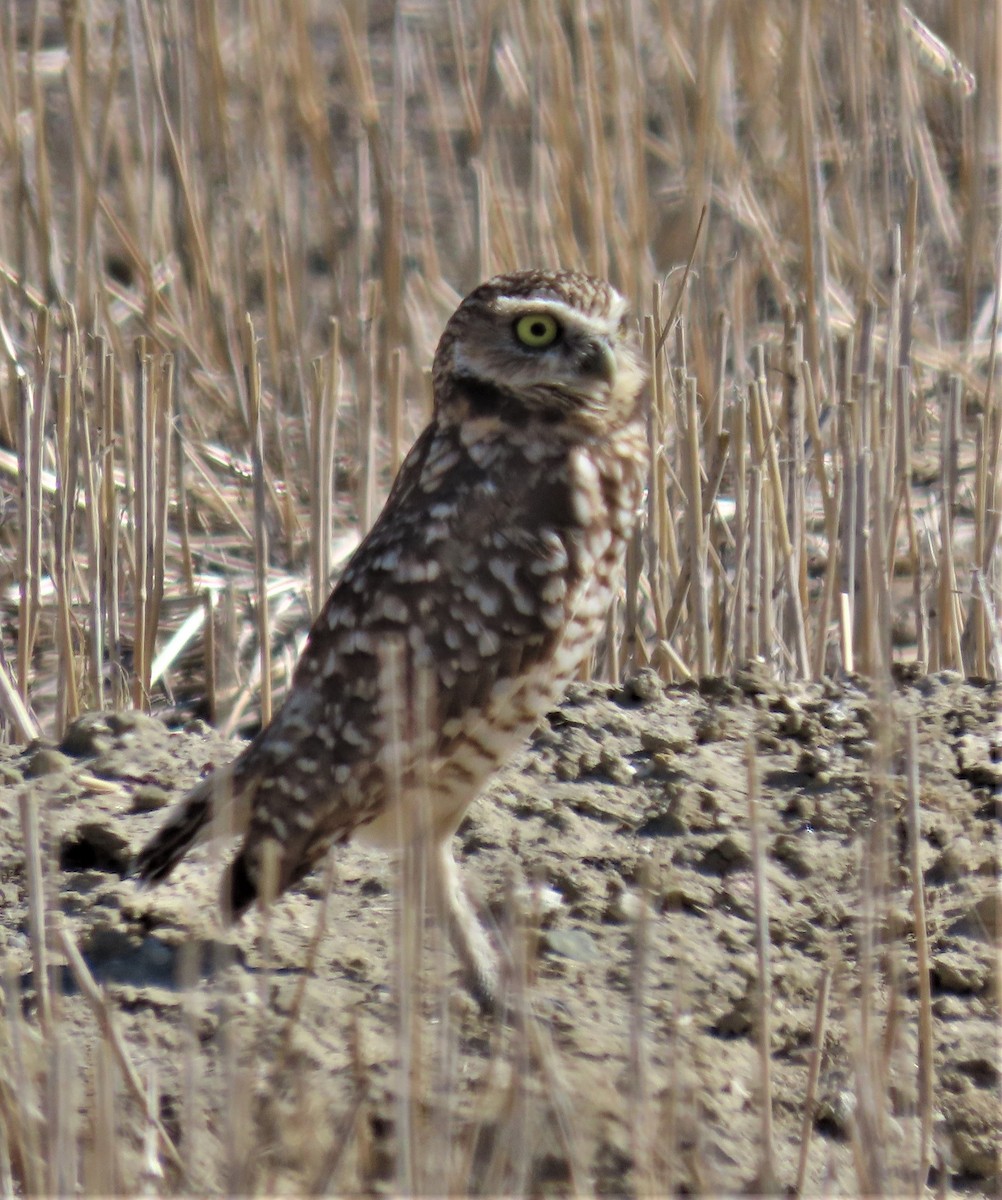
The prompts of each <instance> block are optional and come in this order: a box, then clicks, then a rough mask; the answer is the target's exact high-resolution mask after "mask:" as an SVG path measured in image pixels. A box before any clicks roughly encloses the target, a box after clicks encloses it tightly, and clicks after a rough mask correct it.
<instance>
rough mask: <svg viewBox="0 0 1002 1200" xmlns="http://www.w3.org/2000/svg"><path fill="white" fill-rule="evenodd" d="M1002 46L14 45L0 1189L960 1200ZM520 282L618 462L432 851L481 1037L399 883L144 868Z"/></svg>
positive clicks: (46, 16) (113, 8)
mask: <svg viewBox="0 0 1002 1200" xmlns="http://www.w3.org/2000/svg"><path fill="white" fill-rule="evenodd" d="M1000 21H1002V17H1000V15H999V13H998V10H997V6H995V5H993V4H990V3H988V2H987V0H964V2H958V3H948V2H939V3H916V4H915V5H914V11H912V10H910V9H907V8H905V7H904V6H902V5H900V4H897V3H893V2H890V0H886V2H885V0H880V2H878V3H873V4H872V5H869V6H868V5H865V4H863V3H861V2H860V3H855V2H851V0H847V2H846V3H841V4H835V5H822V4H814V3H804V4H800V3H795V2H793V0H789V2H787V0H771V2H753V3H746V4H732V3H726V2H724V0H720V2H718V3H713V2H706V3H701V2H699V0H692V2H682V3H677V4H675V3H660V4H659V3H656V2H655V0H649V2H648V0H634V2H632V3H631V2H629V0H622V2H620V3H610V4H601V3H587V2H580V3H575V2H572V0H567V2H558V3H552V4H530V3H528V2H525V3H523V2H519V0H511V2H510V3H491V2H489V0H483V2H480V0H473V2H470V3H465V2H459V0H457V2H456V3H451V4H450V3H442V4H438V3H429V2H424V3H422V2H420V0H412V2H411V3H404V2H401V3H399V4H397V5H393V4H390V3H376V2H373V3H369V4H366V3H362V2H359V3H345V4H335V3H321V2H319V0H316V2H314V3H309V2H307V0H289V2H287V3H278V2H277V0H246V2H244V3H237V2H233V3H222V2H220V3H206V4H195V5H186V4H181V3H171V2H168V0H164V2H162V3H154V2H153V0H127V2H123V3H121V4H115V3H101V2H99V0H94V2H92V3H89V4H88V3H83V2H81V3H77V4H58V5H57V4H55V3H38V4H29V3H22V2H20V0H13V2H12V3H9V4H5V5H3V6H2V9H0V648H2V651H3V660H2V662H0V955H2V957H0V967H2V980H3V989H4V1005H3V1009H2V1015H0V1191H2V1192H3V1194H5V1195H7V1194H10V1195H19V1194H29V1193H36V1194H38V1193H70V1192H83V1193H86V1194H108V1193H113V1192H121V1191H129V1192H137V1191H145V1192H150V1193H153V1194H167V1193H173V1192H222V1193H248V1192H256V1193H275V1192H286V1193H289V1192H306V1191H310V1192H337V1193H372V1192H380V1193H384V1192H392V1193H422V1194H463V1193H476V1194H500V1193H503V1194H514V1193H532V1194H541V1193H546V1194H572V1193H573V1194H585V1195H588V1194H594V1193H609V1194H618V1193H628V1194H646V1195H660V1194H670V1193H675V1192H685V1193H701V1194H719V1193H721V1192H745V1193H747V1192H753V1193H759V1192H774V1191H780V1190H781V1191H784V1192H789V1193H799V1194H804V1195H816V1194H822V1193H823V1194H832V1193H836V1194H855V1193H860V1192H867V1193H873V1194H878V1193H879V1194H887V1195H901V1194H915V1195H918V1194H922V1193H923V1192H925V1191H930V1192H932V1193H935V1194H943V1195H945V1194H947V1193H950V1192H956V1193H960V1194H964V1195H972V1196H977V1195H989V1194H996V1193H997V1191H998V1188H999V1186H1000V1170H1002V1165H1000V1151H999V1145H1000V1133H1002V1120H1000V1116H999V1113H1000V1111H1002V1106H1000V1063H999V999H1000V986H1002V985H1000V972H999V939H1000V921H999V914H1000V900H999V882H998V879H999V876H998V866H999V864H998V850H999V845H998V833H999V825H998V821H999V790H1000V785H1002V723H1000V717H999V700H1000V698H1002V697H1000V687H1002V684H1000V683H999V679H1000V677H1002V634H1000V610H1002V565H1000V558H999V554H998V540H999V521H1000V516H999V514H1000V508H1002V505H1000V499H1002V496H1000V490H1002V484H1000V480H999V458H1000V445H1002V400H1000V395H999V387H998V380H997V375H998V368H997V365H996V356H997V345H996V343H997V333H998V316H999V286H998V285H999V262H1000V245H999V238H1000V212H1002V209H1000V204H999V190H998V189H999V167H1000V163H999V144H1000V127H1002V121H1000V110H1002V83H1000V79H1002V25H1000ZM530 264H543V265H558V264H559V265H565V266H570V267H580V268H584V269H586V270H589V271H592V272H594V273H596V274H599V275H604V276H607V277H608V278H610V279H611V280H612V281H613V282H614V283H615V284H616V286H618V287H619V288H620V289H621V290H622V291H623V292H624V293H625V294H626V295H627V296H628V297H629V298H630V300H631V302H632V303H633V305H634V310H635V312H636V314H637V317H638V320H639V322H640V324H641V328H642V331H643V334H644V337H645V345H646V349H647V353H648V357H649V361H650V365H651V372H652V388H651V413H652V415H651V422H650V437H651V443H652V451H653V466H652V470H651V476H650V486H649V491H648V501H647V508H646V512H645V515H644V520H643V524H642V529H641V532H640V535H639V537H638V539H637V543H636V546H635V548H634V553H633V554H632V555H631V558H630V561H629V563H628V568H627V576H626V578H625V579H624V581H623V592H622V595H621V597H620V599H619V601H618V603H617V605H616V607H615V609H614V611H613V612H612V613H611V614H610V618H609V626H608V632H607V636H606V637H605V639H604V641H603V643H602V646H601V647H600V651H599V653H598V654H597V655H596V659H595V662H594V664H593V672H592V679H591V680H582V681H581V682H580V683H578V684H575V685H574V686H573V687H572V689H571V692H570V694H569V695H568V697H567V698H566V700H565V701H564V703H563V704H562V705H561V707H560V708H559V709H558V710H556V711H555V712H554V713H552V714H551V715H550V716H549V717H548V719H547V721H546V722H545V723H544V725H543V726H542V727H541V728H540V729H539V730H537V732H536V734H535V736H534V737H533V739H532V742H531V744H530V745H529V746H528V747H527V748H526V750H525V751H524V753H523V754H522V755H521V756H520V757H519V758H518V759H517V761H515V762H514V763H513V764H511V766H510V767H509V768H508V769H507V770H506V771H505V772H503V774H502V775H501V776H500V777H499V778H498V780H497V781H496V782H495V784H494V785H492V787H491V788H490V789H489V791H488V793H487V794H486V795H485V796H484V797H482V798H481V799H480V800H479V801H478V802H477V804H476V805H475V806H474V807H473V809H472V810H471V813H470V815H469V817H468V819H467V820H466V821H465V822H464V824H463V826H462V827H461V829H460V833H459V835H458V839H457V841H458V847H457V853H458V857H459V858H460V859H461V860H462V862H463V865H464V870H465V873H466V876H467V878H468V879H469V881H470V883H471V888H472V890H473V891H474V893H475V894H476V896H477V899H478V903H479V904H480V905H481V906H482V908H483V910H484V912H485V913H486V914H488V915H489V917H490V918H491V919H492V920H493V922H494V923H495V926H496V934H497V937H498V938H499V940H500V941H501V942H502V943H503V944H504V945H505V946H506V947H507V949H508V958H509V960H510V972H509V975H510V978H509V981H508V983H509V991H510V997H511V1005H510V1011H509V1013H508V1014H507V1019H505V1020H501V1019H498V1018H490V1017H486V1016H484V1015H482V1014H481V1013H480V1012H479V1011H478V1010H477V1009H476V1008H475V1006H474V1005H473V1004H472V1002H471V1001H470V1000H469V998H468V997H467V996H466V994H465V993H464V992H463V991H462V989H461V988H460V987H459V985H458V971H457V965H456V963H455V961H454V959H453V958H452V956H451V952H450V951H449V950H448V949H447V948H446V947H444V946H443V944H442V938H441V936H440V934H439V933H438V930H437V928H436V926H435V923H434V921H432V922H431V923H430V924H429V926H428V928H427V929H426V931H425V935H424V938H423V939H422V938H421V937H420V936H415V929H418V930H419V929H420V920H418V921H415V920H412V919H410V918H411V917H412V916H413V915H414V913H415V912H416V913H417V914H418V916H420V896H419V895H418V894H416V893H415V891H414V890H413V889H411V890H410V891H408V889H407V887H406V886H405V887H404V894H403V897H402V902H401V900H400V898H399V897H398V885H397V881H396V876H395V872H394V869H393V867H392V865H391V864H390V863H389V862H387V861H386V860H385V859H382V858H378V857H368V856H366V855H364V854H362V853H361V852H357V851H348V852H345V853H343V854H340V855H338V857H337V859H336V861H335V862H333V863H332V864H331V866H330V868H329V869H328V870H327V871H326V872H320V873H317V874H315V875H313V876H310V877H309V878H308V879H307V880H306V881H305V882H304V884H303V885H302V886H301V887H300V888H298V889H297V890H296V891H294V892H293V893H292V894H290V895H289V896H288V897H286V898H285V899H283V900H282V901H281V902H280V903H278V904H277V905H275V906H274V907H273V909H272V910H271V911H269V913H268V914H267V915H266V916H265V917H258V916H254V917H252V918H249V919H248V920H246V921H245V922H243V923H242V924H241V925H240V926H238V927H237V928H236V929H233V930H223V929H222V928H221V927H220V925H219V924H218V921H217V920H216V918H215V912H214V904H215V887H216V878H217V875H218V871H219V856H220V854H221V853H224V852H225V847H223V848H222V849H216V850H213V849H209V850H207V851H203V852H201V853H200V854H199V855H196V856H194V857H193V859H192V861H191V862H190V863H188V864H185V866H184V867H183V868H182V869H181V870H180V871H179V872H178V875H177V877H176V879H175V880H174V881H173V882H172V883H171V884H170V885H169V886H167V887H165V888H163V889H160V890H157V891H151V892H140V891H138V890H137V888H136V887H135V884H134V882H133V881H132V880H131V879H130V878H128V866H129V861H130V859H131V856H132V855H133V853H134V852H135V851H136V849H137V848H138V847H139V845H140V844H141V843H142V841H143V840H144V839H145V838H146V837H147V836H148V835H149V834H150V832H152V830H153V829H154V828H155V827H156V825H157V823H158V822H159V821H160V820H161V819H162V810H163V809H164V807H165V806H166V805H167V804H169V803H170V802H171V801H172V800H173V799H175V798H176V797H177V796H178V795H180V793H181V791H182V790H183V789H184V788H185V787H186V786H188V785H190V784H191V783H192V782H194V781H195V780H196V779H197V778H198V777H199V774H200V772H201V771H202V770H203V769H204V768H205V767H206V765H208V764H218V763H221V762H224V761H226V760H227V759H229V758H231V757H232V756H233V755H234V754H235V753H236V752H237V749H238V747H239V744H240V739H242V738H246V737H248V736H250V735H252V734H253V733H254V732H255V731H256V729H257V728H259V727H260V723H261V721H262V718H264V719H266V718H267V716H268V714H269V713H270V712H271V711H272V710H273V708H274V706H275V705H276V704H277V703H278V702H279V701H280V699H281V697H282V695H283V693H284V690H285V688H286V687H287V685H288V680H289V675H290V672H291V669H292V667H293V665H294V662H295V659H296V654H297V651H298V647H299V645H300V644H301V641H302V638H303V637H304V636H305V633H306V630H307V628H308V626H309V622H310V618H311V614H312V613H314V612H316V611H317V609H318V608H319V606H320V604H321V602H322V600H323V598H324V597H325V595H326V593H327V591H328V588H329V582H330V580H331V578H333V577H334V575H336V573H337V571H338V569H339V568H340V566H341V564H342V563H343V561H344V559H345V557H346V556H347V554H348V553H350V551H351V549H352V548H353V547H354V545H355V544H356V543H357V541H358V538H359V536H360V535H361V534H362V533H364V531H365V530H366V529H367V528H368V526H369V525H370V524H371V522H372V520H373V518H374V516H375V515H376V513H377V512H378V510H379V506H380V504H381V502H382V499H383V497H384V496H385V493H386V489H387V487H388V484H389V481H390V480H391V478H392V476H393V473H394V471H395V470H396V467H397V465H398V464H399V462H400V459H401V457H402V455H403V453H405V452H406V449H407V447H408V446H409V444H410V442H411V441H412V439H413V438H414V436H415V435H416V433H417V432H418V431H419V430H420V428H421V426H422V424H423V422H424V420H425V419H426V417H427V413H428V395H429V384H428V377H427V370H428V367H429V365H430V361H431V355H432V352H433V349H434V344H435V340H436V338H437V336H438V333H439V331H440V329H441V326H442V324H443V322H444V320H445V319H446V317H447V316H448V314H449V313H450V312H451V311H452V309H453V308H454V307H455V304H456V303H457V301H458V299H459V298H460V297H461V296H462V295H463V294H464V293H465V292H466V291H467V290H469V288H471V287H472V286H473V285H475V284H476V283H477V282H479V280H480V279H482V278H484V277H486V276H488V275H490V274H492V273H493V272H494V271H496V270H502V269H506V268H510V267H515V266H525V265H530ZM687 264H688V270H687V269H686V268H687Z"/></svg>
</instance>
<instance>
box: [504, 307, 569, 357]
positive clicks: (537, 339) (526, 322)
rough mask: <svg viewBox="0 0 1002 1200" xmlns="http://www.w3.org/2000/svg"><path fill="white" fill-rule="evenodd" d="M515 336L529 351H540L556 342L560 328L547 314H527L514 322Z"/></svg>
mask: <svg viewBox="0 0 1002 1200" xmlns="http://www.w3.org/2000/svg"><path fill="white" fill-rule="evenodd" d="M515 336H516V337H517V338H518V340H519V341H520V342H521V343H522V345H523V346H528V347H529V349H530V350H542V349H544V348H545V347H546V346H552V345H553V343H554V342H555V341H556V340H557V338H558V337H559V336H560V326H559V325H558V324H557V322H556V321H555V320H554V319H553V317H551V316H550V314H549V313H529V314H527V315H526V316H524V317H519V319H518V320H517V321H516V322H515Z"/></svg>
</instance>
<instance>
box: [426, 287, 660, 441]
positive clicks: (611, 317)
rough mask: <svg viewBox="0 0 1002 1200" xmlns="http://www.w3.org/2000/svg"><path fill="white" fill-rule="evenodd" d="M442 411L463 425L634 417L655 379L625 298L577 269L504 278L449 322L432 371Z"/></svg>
mask: <svg viewBox="0 0 1002 1200" xmlns="http://www.w3.org/2000/svg"><path fill="white" fill-rule="evenodd" d="M433 378H434V385H435V403H436V415H437V416H438V418H439V419H440V420H445V421H450V420H452V421H462V420H468V419H470V418H489V417H496V418H498V419H499V420H501V421H506V422H514V423H525V422H527V421H530V420H542V421H549V422H554V423H556V422H569V423H570V424H571V425H580V426H582V427H584V428H586V429H589V430H601V429H602V428H603V427H605V426H608V425H610V424H619V423H622V422H624V421H628V420H629V419H630V418H631V417H632V416H633V415H634V412H635V410H636V407H637V403H638V396H639V394H640V392H641V389H642V388H643V385H644V381H645V379H646V370H645V367H644V363H643V359H642V356H641V351H640V346H639V342H638V339H637V334H636V330H635V329H634V327H633V322H632V320H631V318H630V316H629V312H628V309H627V304H626V301H625V300H624V299H623V297H622V296H621V295H620V294H619V292H617V291H616V289H615V288H613V287H612V286H611V285H610V284H608V283H606V282H605V281H604V280H601V279H594V278H592V277H591V276H589V275H581V274H578V273H576V272H573V271H540V270H533V271H518V272H515V273H513V274H510V275H497V276H495V277H494V278H493V279H489V280H487V282H486V283H482V284H481V285H480V287H478V288H476V290H475V291H473V292H471V293H470V294H469V295H468V296H467V297H466V299H465V300H464V301H463V302H462V304H460V306H459V308H457V309H456V311H455V313H453V315H452V317H451V318H450V320H449V323H448V324H447V325H446V327H445V331H444V333H443V334H442V338H441V340H440V342H439V344H438V350H437V352H436V354H435V364H434V368H433Z"/></svg>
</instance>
